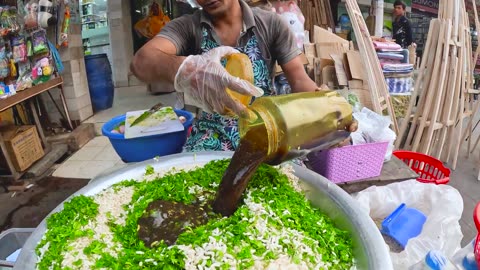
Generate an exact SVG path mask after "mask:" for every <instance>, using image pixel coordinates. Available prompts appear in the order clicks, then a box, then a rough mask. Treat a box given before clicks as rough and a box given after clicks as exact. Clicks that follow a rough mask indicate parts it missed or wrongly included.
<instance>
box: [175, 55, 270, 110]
mask: <svg viewBox="0 0 480 270" xmlns="http://www.w3.org/2000/svg"><path fill="white" fill-rule="evenodd" d="M232 53H238V51H237V50H235V49H233V48H231V47H218V48H215V49H212V50H210V51H208V52H207V53H205V54H202V55H191V56H189V57H187V58H186V59H185V60H184V61H183V63H182V64H181V65H180V67H179V69H178V71H177V74H176V76H175V89H176V90H177V91H179V92H184V94H185V96H186V99H187V98H189V99H190V100H193V101H194V102H195V103H197V106H199V107H200V108H202V109H203V110H205V111H207V112H217V113H220V114H224V113H226V110H225V109H226V108H228V109H230V110H232V111H233V112H234V113H236V114H237V115H238V114H240V113H241V112H242V111H243V110H245V106H244V105H243V104H241V103H240V102H238V101H237V100H235V99H233V98H232V97H231V96H230V95H229V94H228V93H227V91H226V88H227V87H228V88H229V89H231V90H233V91H236V92H238V93H240V94H243V95H248V96H255V97H260V96H262V95H263V91H262V90H261V89H260V88H257V87H255V86H254V85H252V84H251V83H249V82H247V81H245V80H241V79H239V78H236V77H233V76H231V75H230V74H228V72H227V71H226V70H225V68H223V66H222V64H221V63H220V60H221V59H222V57H224V56H225V55H228V54H232ZM187 96H188V97H187Z"/></svg>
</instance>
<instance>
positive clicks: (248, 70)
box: [225, 53, 254, 106]
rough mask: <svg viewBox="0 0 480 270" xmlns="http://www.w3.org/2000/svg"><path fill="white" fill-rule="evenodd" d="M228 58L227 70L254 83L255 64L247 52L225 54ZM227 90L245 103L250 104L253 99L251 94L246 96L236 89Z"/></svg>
mask: <svg viewBox="0 0 480 270" xmlns="http://www.w3.org/2000/svg"><path fill="white" fill-rule="evenodd" d="M225 59H226V60H227V64H226V66H225V69H226V70H227V72H228V73H229V74H230V75H232V76H234V77H238V78H240V79H243V80H246V81H248V82H249V83H251V84H253V83H254V81H253V80H254V75H253V66H252V62H251V61H250V58H248V56H247V55H246V54H243V53H234V54H229V55H227V56H225ZM227 92H228V93H229V94H230V96H232V97H233V98H235V99H236V100H238V101H240V102H241V103H242V104H243V105H245V106H248V105H249V104H250V102H251V100H252V97H251V96H245V95H242V94H239V93H238V92H236V91H233V90H230V89H228V88H227Z"/></svg>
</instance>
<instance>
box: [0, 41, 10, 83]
mask: <svg viewBox="0 0 480 270" xmlns="http://www.w3.org/2000/svg"><path fill="white" fill-rule="evenodd" d="M8 75H10V68H9V61H8V57H7V51H6V49H5V42H4V41H3V40H1V41H0V79H5V78H7V77H8Z"/></svg>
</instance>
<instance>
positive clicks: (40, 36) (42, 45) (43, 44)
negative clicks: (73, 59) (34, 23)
mask: <svg viewBox="0 0 480 270" xmlns="http://www.w3.org/2000/svg"><path fill="white" fill-rule="evenodd" d="M32 44H33V54H34V55H39V54H44V53H47V52H48V43H47V35H46V32H45V29H40V30H37V31H35V32H33V33H32Z"/></svg>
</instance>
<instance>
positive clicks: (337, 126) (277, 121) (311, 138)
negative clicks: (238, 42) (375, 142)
mask: <svg viewBox="0 0 480 270" xmlns="http://www.w3.org/2000/svg"><path fill="white" fill-rule="evenodd" d="M248 108H249V112H248V113H246V114H245V115H242V116H240V120H239V131H240V137H241V138H242V139H244V137H245V136H246V134H247V133H249V136H248V137H252V138H253V137H254V138H260V139H258V140H255V141H256V142H255V144H256V146H255V147H256V148H262V149H265V151H266V155H267V156H266V159H265V162H266V163H268V164H272V165H276V164H280V163H282V162H283V161H287V160H291V159H294V158H297V157H301V156H304V155H306V154H308V153H309V152H310V151H316V150H322V149H327V148H330V147H332V146H334V145H337V144H339V143H340V142H342V141H344V140H345V139H347V138H348V137H349V136H350V131H349V130H348V129H349V127H350V125H351V124H352V123H353V117H352V107H351V105H350V104H349V103H348V102H347V101H346V100H345V98H343V97H342V96H340V95H339V94H338V93H337V92H335V91H320V92H308V93H295V94H289V95H281V96H270V97H262V98H258V99H256V100H255V102H253V104H252V105H250V106H249V107H248ZM252 135H254V136H252ZM263 138H267V139H266V140H264V139H263Z"/></svg>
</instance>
